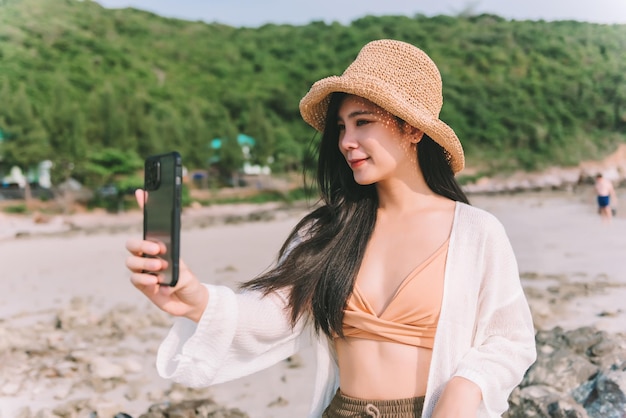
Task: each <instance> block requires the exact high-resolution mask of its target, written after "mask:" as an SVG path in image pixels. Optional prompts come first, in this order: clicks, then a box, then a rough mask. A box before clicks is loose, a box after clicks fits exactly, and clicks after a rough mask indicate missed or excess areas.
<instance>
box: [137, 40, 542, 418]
mask: <svg viewBox="0 0 626 418" xmlns="http://www.w3.org/2000/svg"><path fill="white" fill-rule="evenodd" d="M442 104H443V98H442V82H441V75H440V73H439V70H438V68H437V66H436V65H435V63H434V62H433V61H432V60H431V59H430V57H428V55H426V53H425V52H423V51H422V50H420V49H418V48H416V47H415V46H413V45H411V44H408V43H405V42H400V41H394V40H388V39H385V40H378V41H373V42H370V43H368V44H367V45H365V46H364V47H363V49H361V52H360V53H359V54H358V56H357V57H356V60H355V61H353V62H352V64H350V66H349V67H348V68H347V69H346V70H345V71H344V72H343V74H342V75H340V76H331V77H327V78H324V79H322V80H319V81H317V82H316V83H315V84H313V86H312V87H311V89H310V90H309V92H308V93H307V94H306V95H305V96H304V97H303V98H302V100H301V101H300V113H301V115H302V117H303V119H304V120H305V121H306V122H307V123H309V124H310V125H311V126H312V127H314V128H315V129H316V130H317V131H319V132H320V133H321V138H320V144H319V153H318V156H317V159H318V166H317V169H318V172H317V181H318V186H319V188H318V189H319V191H320V194H321V196H320V199H321V202H320V204H319V205H318V206H316V207H315V208H314V209H313V210H312V211H311V212H310V213H309V214H307V215H306V216H304V218H303V219H302V220H300V222H298V224H297V225H295V227H294V229H293V230H292V232H291V234H290V235H289V237H288V238H287V240H286V241H285V243H284V245H283V247H282V249H281V250H280V252H279V255H278V259H277V263H276V265H275V266H273V268H272V269H270V270H269V271H267V272H265V273H264V274H262V275H261V276H259V277H257V278H254V279H253V280H251V281H248V282H246V283H245V284H244V286H243V288H242V289H238V290H233V289H231V288H229V287H226V286H217V285H213V284H203V283H201V282H200V281H199V280H198V278H196V276H195V275H194V274H193V273H192V272H191V271H190V270H189V269H188V268H187V267H185V265H184V263H182V261H181V266H182V268H181V272H180V276H179V281H178V284H177V285H176V286H175V287H174V288H170V287H165V286H162V287H161V286H159V279H158V274H159V272H160V271H161V270H163V269H164V267H165V264H164V262H163V261H162V260H159V259H154V258H144V257H142V255H143V254H150V255H153V256H158V255H159V254H162V253H163V252H164V251H165V247H164V245H157V244H156V243H154V242H149V241H143V240H140V239H129V240H128V241H127V244H126V248H127V250H128V251H129V252H130V255H129V257H128V259H127V261H126V266H127V267H128V269H129V270H130V271H131V272H132V275H131V282H132V284H133V285H134V286H135V287H136V288H137V289H139V290H140V291H141V292H143V293H144V294H145V295H146V296H147V297H148V298H149V299H150V300H151V301H152V302H153V303H154V304H155V305H156V306H158V307H159V308H161V309H162V310H164V311H165V312H168V313H170V314H172V315H175V316H178V317H180V318H178V319H177V320H176V321H175V324H174V326H173V328H172V329H171V331H170V333H169V334H168V336H167V337H166V338H165V340H164V341H163V342H162V344H161V346H160V348H159V352H158V355H157V370H158V372H159V374H160V375H161V376H163V377H167V378H171V379H174V380H175V381H177V382H179V383H182V384H185V385H190V386H195V387H198V386H209V385H213V384H217V383H220V382H224V381H228V380H232V379H236V378H239V377H242V376H245V375H249V374H251V373H255V372H258V371H260V370H262V369H265V368H268V367H270V366H272V365H274V364H276V363H277V362H279V361H281V360H284V359H286V358H288V357H289V356H292V355H293V354H295V353H296V352H297V351H299V350H300V349H301V348H302V347H303V346H304V344H307V343H308V342H309V341H310V337H313V341H314V342H313V343H314V344H315V353H316V361H317V366H316V368H315V370H316V377H315V385H314V390H313V393H312V394H311V395H312V397H311V400H312V403H311V408H310V412H309V413H308V417H309V418H319V417H324V418H338V417H366V416H371V417H385V418H390V417H394V418H409V417H411V418H413V417H422V418H496V417H500V416H501V415H502V414H503V413H504V412H505V411H506V410H507V409H508V402H507V400H508V397H509V395H510V393H511V391H512V390H513V389H514V388H515V387H516V386H517V385H518V384H519V383H520V382H521V380H522V378H523V376H524V373H525V372H526V370H527V369H528V367H529V366H530V365H531V364H532V363H533V362H534V361H535V358H536V350H535V333H534V329H533V320H532V316H531V313H530V309H529V306H528V302H527V300H526V297H525V295H524V291H523V288H522V286H521V283H520V277H519V271H518V266H517V261H516V259H515V255H514V253H513V249H512V247H511V244H510V242H509V239H508V237H507V234H506V231H505V229H504V227H503V226H502V224H501V223H500V222H499V221H498V220H497V219H496V218H495V217H494V216H493V215H491V214H490V213H488V212H486V211H484V210H482V209H479V208H475V207H473V206H470V205H469V203H468V200H467V197H466V196H465V194H464V192H463V191H462V189H461V187H460V186H459V184H458V183H457V181H456V179H455V173H458V172H459V171H460V170H462V169H463V166H464V161H465V160H464V154H463V148H462V147H461V143H460V141H459V139H458V137H457V136H456V134H455V132H454V131H453V130H452V128H450V127H449V126H448V125H447V124H445V123H444V122H443V121H442V120H440V119H439V112H440V110H441V107H442ZM137 195H138V201H139V202H142V201H143V191H142V190H138V193H137ZM147 273H152V274H147ZM155 275H156V276H155ZM209 279H210V278H209Z"/></svg>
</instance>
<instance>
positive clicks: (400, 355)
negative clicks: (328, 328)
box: [335, 337, 432, 400]
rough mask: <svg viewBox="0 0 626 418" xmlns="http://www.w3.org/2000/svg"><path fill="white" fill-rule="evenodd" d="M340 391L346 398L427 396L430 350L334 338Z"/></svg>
mask: <svg viewBox="0 0 626 418" xmlns="http://www.w3.org/2000/svg"><path fill="white" fill-rule="evenodd" d="M335 349H336V350H337V360H338V362H339V388H340V390H341V393H343V394H344V395H346V396H350V397H353V398H361V399H373V400H389V399H402V398H412V397H416V396H424V395H425V394H426V384H427V382H428V370H429V369H430V360H431V358H432V350H431V349H428V348H422V347H414V346H410V345H406V344H399V343H394V342H386V341H374V340H367V339H362V338H351V337H348V338H345V339H342V338H335Z"/></svg>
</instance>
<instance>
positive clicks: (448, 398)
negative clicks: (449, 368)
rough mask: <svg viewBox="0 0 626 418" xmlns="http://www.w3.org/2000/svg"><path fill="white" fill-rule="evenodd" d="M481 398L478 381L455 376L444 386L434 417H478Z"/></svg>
mask: <svg viewBox="0 0 626 418" xmlns="http://www.w3.org/2000/svg"><path fill="white" fill-rule="evenodd" d="M481 399H482V392H481V390H480V388H479V387H478V385H477V384H476V383H474V382H471V381H469V380H467V379H465V378H463V377H458V376H455V377H453V378H452V379H450V381H449V382H448V384H447V385H446V387H445V388H444V390H443V393H442V394H441V397H440V398H439V400H438V401H437V405H436V406H435V410H434V411H433V415H432V418H476V413H477V412H478V406H479V405H480V401H481Z"/></svg>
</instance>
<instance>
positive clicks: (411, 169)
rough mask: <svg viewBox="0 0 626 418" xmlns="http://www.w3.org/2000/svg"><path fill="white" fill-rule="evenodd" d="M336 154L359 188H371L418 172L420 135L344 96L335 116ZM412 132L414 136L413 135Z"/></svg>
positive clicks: (382, 112)
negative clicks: (336, 130)
mask: <svg viewBox="0 0 626 418" xmlns="http://www.w3.org/2000/svg"><path fill="white" fill-rule="evenodd" d="M337 125H338V128H339V150H340V151H341V153H342V154H343V156H344V158H345V159H346V162H347V163H348V165H349V166H350V168H351V169H352V172H353V175H354V180H355V181H356V182H357V183H358V184H361V185H367V184H374V183H378V182H382V181H385V180H388V179H392V178H394V177H401V176H403V175H404V174H407V175H414V173H415V172H416V170H418V164H417V155H416V150H415V144H416V142H418V141H419V139H421V133H419V131H416V130H415V129H412V128H410V127H409V126H408V125H406V127H407V128H409V129H403V128H401V126H400V123H398V120H397V119H396V118H395V117H394V116H393V115H392V114H391V113H389V112H387V111H386V110H384V109H382V108H381V107H380V106H377V105H376V104H374V103H372V102H370V101H369V100H367V99H364V98H362V97H359V96H353V95H347V96H346V97H345V98H344V100H343V102H342V104H341V106H340V107H339V112H338V114H337ZM416 132H417V133H418V134H417V135H416Z"/></svg>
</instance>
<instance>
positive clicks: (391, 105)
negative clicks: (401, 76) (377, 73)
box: [300, 74, 465, 173]
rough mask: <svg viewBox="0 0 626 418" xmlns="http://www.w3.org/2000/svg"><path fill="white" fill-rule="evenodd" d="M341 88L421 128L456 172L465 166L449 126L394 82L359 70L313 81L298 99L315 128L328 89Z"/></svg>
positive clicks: (320, 123)
mask: <svg viewBox="0 0 626 418" xmlns="http://www.w3.org/2000/svg"><path fill="white" fill-rule="evenodd" d="M335 92H342V93H347V94H353V95H355V96H359V97H363V98H365V99H367V100H369V101H371V102H372V103H375V104H376V105H378V106H380V107H381V108H383V109H385V110H387V111H388V112H390V113H391V114H393V115H395V116H397V117H399V118H401V119H402V120H404V121H405V122H407V123H408V124H410V125H411V126H413V127H415V128H417V129H419V130H421V131H423V132H424V133H425V134H426V135H428V136H429V137H430V138H432V139H433V140H434V141H435V142H436V143H438V144H439V145H441V146H442V147H443V148H444V149H445V150H446V152H447V153H448V155H449V158H450V161H449V163H450V167H451V168H452V171H453V172H454V173H458V172H459V171H461V170H462V169H463V167H464V166H465V158H464V154H463V147H462V146H461V142H460V141H459V138H458V137H457V136H456V133H455V132H454V130H453V129H452V128H450V127H449V126H448V125H447V124H446V123H445V122H443V121H442V120H440V119H439V118H438V117H436V116H434V115H432V113H430V112H429V111H428V110H427V109H425V108H424V107H423V106H421V105H420V104H419V103H417V102H415V100H411V99H410V98H407V97H405V96H404V95H403V94H402V93H401V92H399V91H398V90H397V89H396V88H395V86H393V85H391V84H389V83H386V82H385V81H383V80H380V79H379V78H376V77H371V76H368V75H364V74H361V75H359V76H358V77H351V76H350V75H345V74H344V75H342V76H331V77H326V78H323V79H321V80H319V81H317V82H316V83H315V84H313V86H312V87H311V89H310V90H309V92H308V93H307V94H306V95H305V96H304V97H303V98H302V100H300V114H301V115H302V118H303V119H304V121H305V122H307V123H308V124H309V125H311V126H312V127H313V128H315V129H316V130H318V131H319V132H323V131H324V124H325V121H326V113H327V111H328V104H329V102H330V95H331V93H335Z"/></svg>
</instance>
